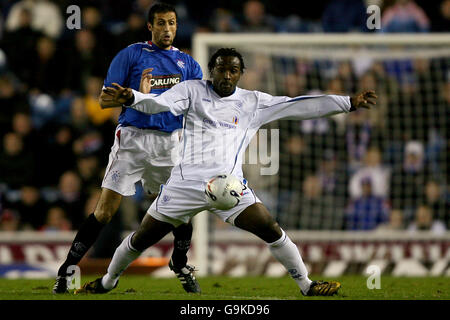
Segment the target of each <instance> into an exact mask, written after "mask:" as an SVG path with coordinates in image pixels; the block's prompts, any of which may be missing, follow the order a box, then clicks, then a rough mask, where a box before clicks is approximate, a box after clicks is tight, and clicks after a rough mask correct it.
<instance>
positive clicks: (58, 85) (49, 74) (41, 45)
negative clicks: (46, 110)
mask: <svg viewBox="0 0 450 320" xmlns="http://www.w3.org/2000/svg"><path fill="white" fill-rule="evenodd" d="M34 51H35V52H36V57H34V59H33V61H34V63H33V64H32V66H31V79H30V80H31V81H30V82H29V87H30V88H31V90H38V91H39V92H44V93H51V94H53V95H56V94H58V93H59V91H60V90H61V89H62V82H61V79H62V75H61V70H62V67H63V64H62V63H61V61H60V60H59V59H60V55H58V54H57V52H56V43H55V41H54V40H52V39H51V38H49V37H41V38H39V40H38V41H37V44H36V50H34Z"/></svg>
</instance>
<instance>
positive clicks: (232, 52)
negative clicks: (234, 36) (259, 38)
mask: <svg viewBox="0 0 450 320" xmlns="http://www.w3.org/2000/svg"><path fill="white" fill-rule="evenodd" d="M218 57H236V58H238V59H239V62H240V63H241V72H244V69H245V65H244V59H243V58H242V55H241V54H240V53H239V52H237V51H236V49H234V48H220V49H219V50H217V51H216V52H215V53H214V54H213V55H212V57H211V59H209V62H208V70H209V72H212V70H213V69H214V67H215V66H216V60H217V58H218Z"/></svg>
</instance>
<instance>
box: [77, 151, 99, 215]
mask: <svg viewBox="0 0 450 320" xmlns="http://www.w3.org/2000/svg"><path fill="white" fill-rule="evenodd" d="M77 173H78V174H79V176H80V178H81V183H82V186H83V189H90V188H95V187H97V186H99V185H101V183H102V179H103V177H102V176H101V175H100V166H99V158H98V157H97V156H95V155H93V154H91V155H89V154H87V155H82V156H79V157H78V158H77ZM94 209H95V208H94ZM91 212H93V211H91Z"/></svg>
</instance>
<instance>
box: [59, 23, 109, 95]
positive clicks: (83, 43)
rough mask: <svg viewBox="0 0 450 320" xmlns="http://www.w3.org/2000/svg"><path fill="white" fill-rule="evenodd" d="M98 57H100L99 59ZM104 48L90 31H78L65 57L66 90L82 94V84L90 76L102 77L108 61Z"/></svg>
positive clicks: (83, 87)
mask: <svg viewBox="0 0 450 320" xmlns="http://www.w3.org/2000/svg"><path fill="white" fill-rule="evenodd" d="M99 57H101V58H100V59H99ZM106 57H107V55H106V54H105V50H104V48H102V47H100V46H99V43H98V41H97V38H96V37H95V35H94V33H92V31H90V30H84V29H81V30H78V31H77V32H76V34H75V42H74V45H73V48H72V49H71V52H70V54H69V55H68V56H67V61H66V64H67V70H66V73H65V85H66V88H67V89H68V90H71V91H75V92H77V93H83V92H84V89H85V86H84V84H85V83H86V82H87V81H88V78H89V77H91V76H97V77H102V78H103V77H104V76H105V74H106V71H107V66H106V62H107V61H109V60H108V59H107V58H106Z"/></svg>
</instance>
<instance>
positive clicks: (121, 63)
mask: <svg viewBox="0 0 450 320" xmlns="http://www.w3.org/2000/svg"><path fill="white" fill-rule="evenodd" d="M133 49H134V47H132V46H129V47H127V48H124V49H122V50H121V51H119V53H118V54H117V55H116V56H115V57H114V59H113V60H112V61H111V64H110V66H109V69H108V73H107V74H106V78H105V81H104V83H103V86H104V87H112V83H113V82H115V83H118V84H120V85H121V86H125V87H128V86H129V81H130V79H129V77H130V70H131V67H132V66H133V61H136V60H135V57H134V56H135V53H136V52H135V50H133Z"/></svg>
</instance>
